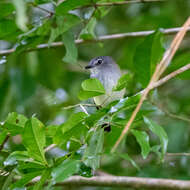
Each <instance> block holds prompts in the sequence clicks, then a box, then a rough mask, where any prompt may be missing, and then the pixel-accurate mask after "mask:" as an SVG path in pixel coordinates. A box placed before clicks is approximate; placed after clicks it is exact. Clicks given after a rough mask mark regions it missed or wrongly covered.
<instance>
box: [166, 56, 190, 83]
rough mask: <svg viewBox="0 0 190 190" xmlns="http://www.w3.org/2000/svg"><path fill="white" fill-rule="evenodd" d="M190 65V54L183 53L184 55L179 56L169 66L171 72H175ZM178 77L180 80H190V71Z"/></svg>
mask: <svg viewBox="0 0 190 190" xmlns="http://www.w3.org/2000/svg"><path fill="white" fill-rule="evenodd" d="M188 63H190V54H189V53H183V54H181V55H179V56H177V57H176V58H175V59H174V60H173V62H172V63H171V65H170V66H169V68H168V70H169V71H170V72H173V71H175V70H177V69H179V68H181V67H183V66H185V65H187V64H188ZM177 77H178V78H180V79H184V80H188V79H190V70H188V71H185V72H183V73H181V74H179V75H177Z"/></svg>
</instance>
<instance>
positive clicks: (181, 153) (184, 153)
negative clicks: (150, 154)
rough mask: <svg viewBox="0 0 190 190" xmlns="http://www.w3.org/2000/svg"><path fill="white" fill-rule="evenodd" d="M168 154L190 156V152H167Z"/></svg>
mask: <svg viewBox="0 0 190 190" xmlns="http://www.w3.org/2000/svg"><path fill="white" fill-rule="evenodd" d="M166 156H190V153H187V152H180V153H178V152H177V153H166Z"/></svg>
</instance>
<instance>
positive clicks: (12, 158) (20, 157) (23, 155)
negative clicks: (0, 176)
mask: <svg viewBox="0 0 190 190" xmlns="http://www.w3.org/2000/svg"><path fill="white" fill-rule="evenodd" d="M32 160H33V159H31V158H29V156H28V153H27V152H26V151H15V152H12V153H11V154H10V155H9V156H8V157H7V159H6V160H5V161H4V165H5V166H11V165H15V164H18V161H24V162H31V161H32Z"/></svg>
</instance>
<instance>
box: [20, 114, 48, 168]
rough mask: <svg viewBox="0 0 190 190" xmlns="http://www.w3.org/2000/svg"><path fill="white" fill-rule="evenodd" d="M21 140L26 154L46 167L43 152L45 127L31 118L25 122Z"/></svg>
mask: <svg viewBox="0 0 190 190" xmlns="http://www.w3.org/2000/svg"><path fill="white" fill-rule="evenodd" d="M22 139H23V143H24V146H25V147H26V149H27V151H28V154H29V155H30V156H31V157H32V158H34V159H35V160H37V161H39V162H41V163H43V164H44V165H47V162H46V159H45V155H44V150H43V148H44V146H45V143H46V141H45V127H44V125H43V124H42V123H41V122H40V121H39V120H38V119H36V118H34V117H33V118H31V119H30V120H28V121H27V122H26V124H25V127H24V132H23V135H22Z"/></svg>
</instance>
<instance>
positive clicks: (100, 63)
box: [85, 56, 116, 70]
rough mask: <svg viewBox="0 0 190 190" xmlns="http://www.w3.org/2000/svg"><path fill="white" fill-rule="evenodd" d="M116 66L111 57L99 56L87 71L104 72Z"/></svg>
mask: <svg viewBox="0 0 190 190" xmlns="http://www.w3.org/2000/svg"><path fill="white" fill-rule="evenodd" d="M114 65H116V64H115V62H114V61H113V59H112V58H111V57H109V56H99V57H95V58H94V59H92V60H91V61H90V62H89V64H88V65H87V66H86V67H85V69H92V70H94V69H95V70H102V69H103V68H112V67H113V66H114Z"/></svg>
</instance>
